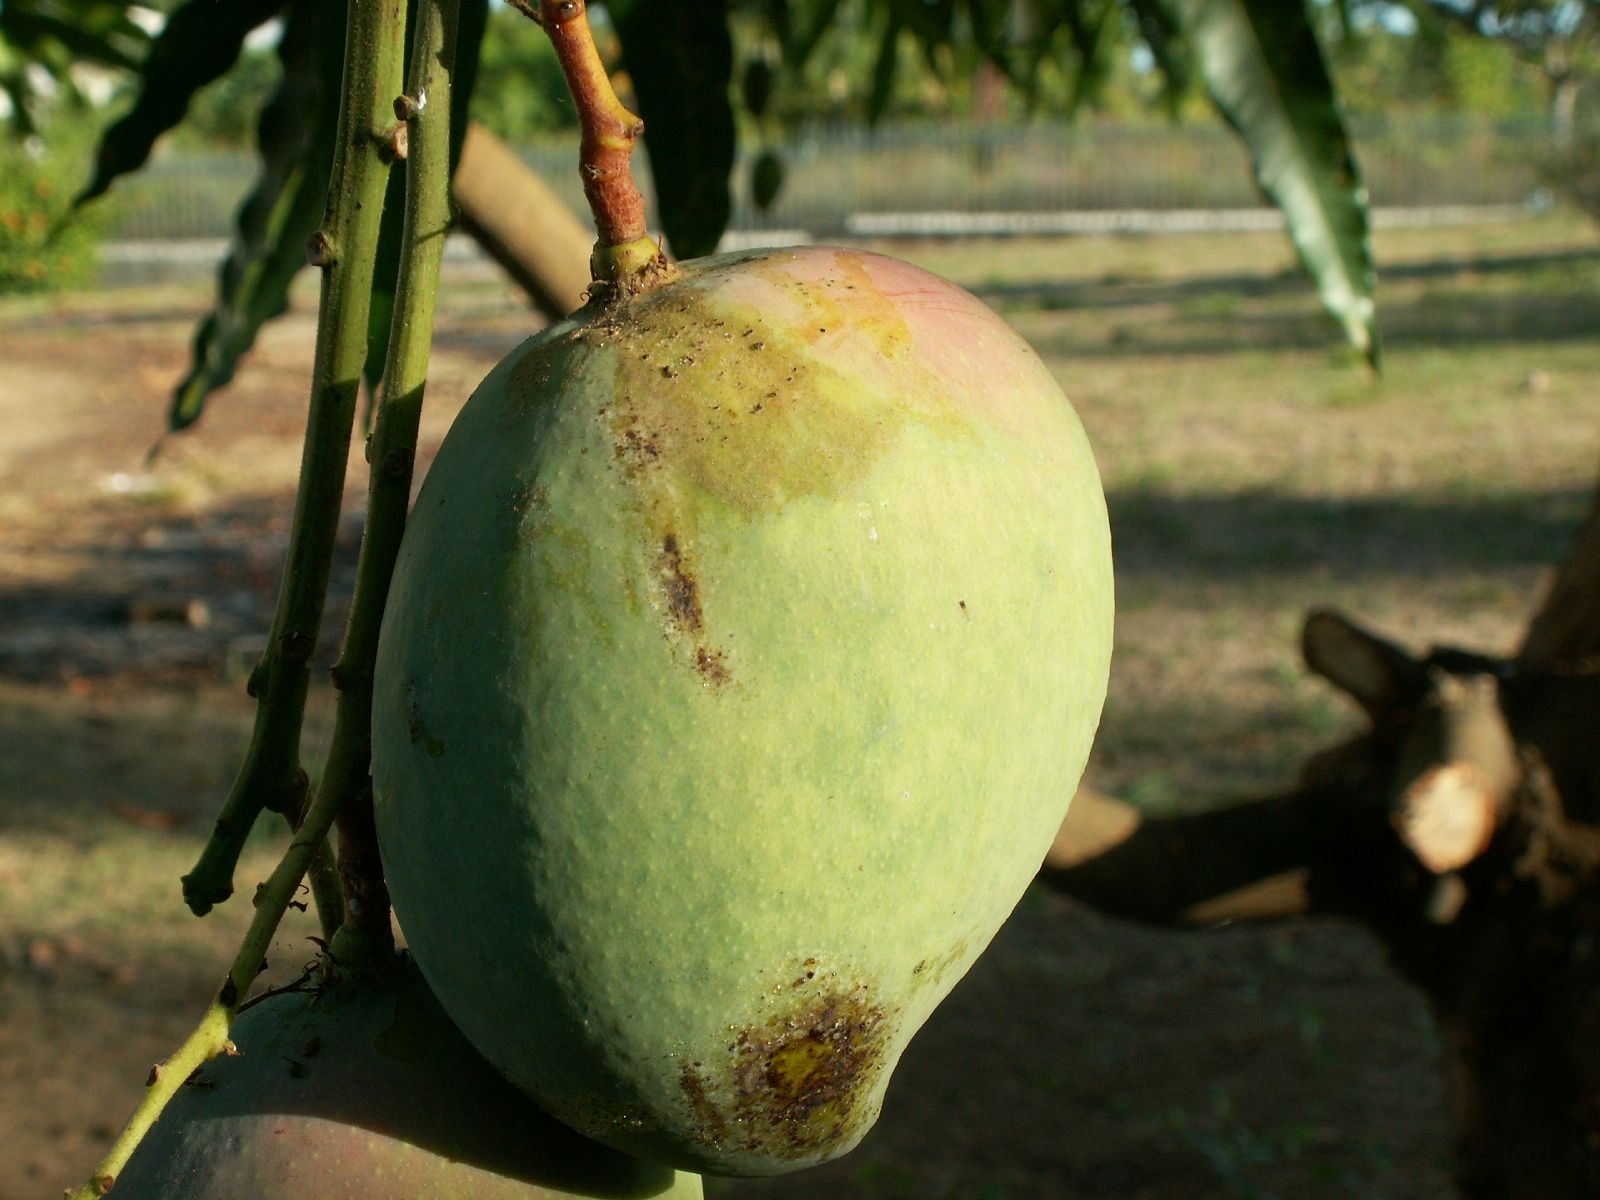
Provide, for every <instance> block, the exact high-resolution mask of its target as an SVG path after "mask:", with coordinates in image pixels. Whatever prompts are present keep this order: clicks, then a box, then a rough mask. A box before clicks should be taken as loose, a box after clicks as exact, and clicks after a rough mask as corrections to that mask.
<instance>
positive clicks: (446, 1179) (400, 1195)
mask: <svg viewBox="0 0 1600 1200" xmlns="http://www.w3.org/2000/svg"><path fill="white" fill-rule="evenodd" d="M233 1041H234V1044H235V1045H236V1046H237V1047H238V1048H239V1051H240V1054H239V1056H238V1057H223V1058H219V1059H216V1060H214V1061H213V1062H210V1063H207V1064H206V1065H205V1066H204V1067H202V1068H201V1069H200V1072H199V1073H198V1075H197V1077H196V1081H195V1082H196V1084H197V1086H192V1087H185V1088H183V1089H182V1090H181V1091H180V1092H179V1093H178V1095H177V1096H176V1097H174V1098H173V1100H172V1103H171V1104H169V1105H168V1106H167V1109H166V1111H165V1112H163V1113H162V1115H161V1118H160V1120H159V1121H157V1122H156V1125H155V1127H154V1128H153V1129H152V1130H151V1131H150V1133H149V1134H148V1135H146V1137H145V1138H144V1140H143V1141H142V1142H140V1143H139V1147H138V1149H137V1150H135V1151H134V1154H133V1157H132V1158H130V1159H129V1161H128V1165H127V1166H126V1167H125V1168H124V1169H123V1172H122V1174H121V1175H119V1176H118V1177H117V1179H116V1182H115V1184H114V1185H113V1187H112V1190H111V1195H112V1196H113V1197H114V1198H115V1200H284V1198H285V1197H298V1198H300V1200H557V1198H562V1197H613V1198H618V1200H620V1198H623V1197H630V1198H637V1200H644V1198H646V1197H659V1198H661V1200H700V1196H701V1189H700V1181H699V1179H697V1178H696V1177H695V1176H693V1175H685V1174H675V1173H674V1172H673V1171H672V1170H670V1169H669V1168H667V1167H664V1166H661V1165H659V1164H654V1163H644V1162H640V1161H638V1160H637V1159H633V1158H629V1157H627V1156H626V1155H623V1154H619V1153H617V1152H616V1151H615V1150H612V1149H610V1148H608V1147H605V1146H598V1145H596V1144H595V1143H593V1142H589V1141H585V1140H584V1139H582V1138H580V1137H578V1136H577V1135H576V1134H574V1133H573V1132H572V1131H571V1130H570V1129H568V1128H567V1127H566V1126H564V1125H561V1124H559V1123H558V1122H556V1121H554V1120H552V1119H551V1118H549V1117H548V1116H546V1115H545V1114H543V1113H542V1112H540V1111H539V1110H538V1108H536V1107H535V1106H534V1104H533V1103H532V1102H531V1101H529V1100H528V1099H527V1097H525V1096H523V1095H522V1094H521V1093H519V1092H517V1091H516V1089H514V1088H512V1087H511V1085H510V1084H508V1083H506V1081H505V1080H504V1079H502V1078H500V1077H499V1076H498V1075H496V1074H495V1072H494V1070H493V1068H491V1067H490V1066H489V1065H488V1064H487V1063H486V1062H484V1061H483V1059H482V1058H481V1057H480V1056H479V1055H478V1053H477V1052H476V1051H475V1050H473V1049H472V1047H471V1045H469V1044H468V1042H467V1040H466V1039H465V1038H464V1037H462V1036H461V1034H460V1033H459V1032H458V1031H457V1030H456V1029H455V1028H454V1026H452V1025H451V1024H450V1020H449V1018H448V1017H446V1016H445V1014H444V1010H443V1009H441V1008H440V1007H439V1004H438V1002H437V1001H436V1000H435V999H434V998H433V996H432V995H431V994H430V993H429V991H428V989H427V986H426V985H425V984H424V983H423V981H422V978H421V976H420V975H419V974H418V973H417V971H416V969H415V967H413V966H411V965H410V964H409V963H399V964H396V965H395V966H394V967H393V968H392V969H388V970H385V971H383V972H380V973H378V974H375V975H371V976H364V977H361V978H359V979H348V980H340V981H338V982H336V983H334V984H332V985H330V986H328V987H326V988H325V989H324V990H321V991H319V992H315V993H311V994H301V993H285V994H282V995H278V996H273V997H271V998H269V999H267V1000H264V1001H262V1002H261V1003H260V1004H257V1005H254V1006H252V1007H250V1008H248V1009H246V1010H245V1011H244V1012H243V1013H241V1014H240V1017H239V1019H238V1021H237V1022H236V1023H235V1025H234V1029H233Z"/></svg>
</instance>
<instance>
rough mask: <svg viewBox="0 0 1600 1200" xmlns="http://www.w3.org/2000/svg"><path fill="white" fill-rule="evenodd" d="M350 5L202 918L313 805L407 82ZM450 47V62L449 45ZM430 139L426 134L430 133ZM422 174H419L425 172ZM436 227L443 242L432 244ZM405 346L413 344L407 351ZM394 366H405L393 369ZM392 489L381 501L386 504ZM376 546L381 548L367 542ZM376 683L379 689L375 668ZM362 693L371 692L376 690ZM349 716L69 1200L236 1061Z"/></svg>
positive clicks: (390, 41) (430, 19)
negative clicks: (277, 830) (390, 171)
mask: <svg viewBox="0 0 1600 1200" xmlns="http://www.w3.org/2000/svg"><path fill="white" fill-rule="evenodd" d="M453 2H454V0H437V3H439V4H441V5H453ZM349 4H350V19H349V25H348V32H347V36H346V41H345V78H344V93H343V102H342V104H341V107H340V113H339V152H338V156H337V157H336V159H335V161H334V168H333V178H332V181H331V183H330V186H329V203H328V216H327V219H326V221H325V223H324V227H323V230H322V232H321V233H319V234H318V235H317V236H316V237H315V238H313V240H312V254H313V258H314V259H317V258H320V259H321V260H322V261H321V262H319V263H318V265H321V266H323V267H325V268H326V271H325V274H324V276H323V290H322V307H321V311H320V313H319V317H318V334H317V351H316V359H315V363H314V367H313V383H312V394H311V414H310V419H309V422H308V428H307V433H306V446H305V453H304V457H303V459H302V462H301V476H300V491H299V495H298V497H297V501H296V510H295V521H294V528H293V532H292V534H291V542H290V550H289V559H288V563H287V565H286V567H285V570H284V581H283V587H282V590H281V592H280V595H279V604H278V610H277V615H276V618H275V620H274V623H273V636H272V640H271V642H270V643H269V645H268V648H267V653H266V655H265V656H264V657H263V659H262V662H261V664H260V665H259V666H258V667H257V669H256V671H255V672H254V674H253V676H252V688H251V692H252V694H253V695H255V696H256V697H257V699H258V701H259V706H258V709H257V718H256V727H255V731H254V735H253V737H252V739H251V744H250V749H249V752H248V753H247V755H246V759H245V764H244V767H243V768H242V769H241V771H240V774H239V778H238V780H237V781H236V782H235V784H234V787H233V789H232V790H231V791H230V793H229V796H228V801H227V803H226V805H225V806H224V811H223V815H222V817H221V819H219V821H218V823H217V831H216V833H215V834H214V835H213V837H212V839H211V841H210V842H209V843H208V844H207V846H206V849H205V851H204V852H203V853H202V855H201V861H200V863H199V864H198V865H197V866H196V868H195V871H194V872H192V873H191V874H190V875H189V876H188V877H186V878H185V881H184V883H185V895H186V898H187V899H188V900H189V903H190V906H191V907H192V908H195V909H196V911H199V912H204V911H205V910H206V909H208V908H209V907H210V906H211V904H213V903H215V902H217V901H219V900H221V899H224V898H226V896H227V895H228V894H229V893H230V892H231V891H232V876H233V868H234V864H235V863H236V861H237V858H238V853H239V849H240V846H241V845H242V843H243V840H244V837H245V835H246V834H247V833H248V832H249V828H250V826H251V824H253V823H254V821H255V818H256V816H257V815H259V813H260V811H261V809H262V808H264V807H274V808H279V809H280V810H281V811H284V812H286V813H290V814H293V813H295V812H297V811H298V805H299V802H300V800H301V798H302V797H303V796H304V791H305V785H304V778H305V777H304V773H303V772H302V771H301V769H300V764H299V739H300V727H301V721H302V716H303V707H304V702H305V694H306V689H307V686H308V684H309V677H310V670H309V666H308V663H309V660H310V657H311V651H312V650H313V649H314V648H315V645H316V635H317V630H318V628H319V626H320V623H321V619H322V607H323V603H324V600H325V597H326V593H327V583H328V572H329V567H330V564H331V560H332V550H333V541H334V534H335V533H336V532H337V529H338V520H339V511H340V507H341V503H342V501H343V497H344V475H345V461H346V458H347V457H348V454H349V445H350V433H351V426H352V423H353V421H354V418H355V402H356V393H357V386H358V383H359V380H360V374H361V367H362V356H363V353H364V351H365V348H366V327H367V311H368V307H369V303H370V295H371V287H372V262H373V256H374V251H375V247H376V242H377V234H378V221H379V218H380V216H381V212H382V200H383V191H384V186H385V180H386V175H387V168H388V162H389V161H390V160H391V159H392V158H394V157H400V156H403V155H404V154H405V152H406V149H405V148H406V143H407V140H408V138H407V131H406V127H405V124H404V123H402V124H401V125H400V126H398V127H397V126H395V125H394V123H393V119H392V117H391V116H390V115H389V105H390V103H391V101H392V100H393V97H394V96H395V94H396V92H397V91H398V90H399V83H400V74H401V61H402V58H401V46H402V43H403V41H404V37H405V28H404V22H405V17H404V12H405V10H404V6H402V5H399V4H397V3H395V0H349ZM420 7H421V9H422V12H423V13H424V14H426V15H424V16H420V17H419V19H418V25H419V30H422V29H428V30H431V32H430V33H429V34H428V36H429V38H430V39H431V40H429V41H428V42H425V43H419V47H421V46H426V47H427V50H426V51H421V52H419V54H418V58H419V59H426V60H427V61H428V62H429V63H435V62H436V63H438V64H439V69H440V70H442V71H443V72H446V73H447V72H448V62H449V60H448V59H446V58H444V57H443V56H442V54H441V53H440V51H439V50H438V49H437V47H439V46H441V45H443V44H444V43H443V39H444V37H445V34H444V33H443V32H441V31H443V30H445V29H446V28H448V29H449V30H450V31H451V33H452V35H453V30H454V10H453V7H452V8H451V10H450V14H449V16H448V17H445V16H443V15H441V14H439V13H436V12H433V11H432V5H430V4H429V3H427V2H424V3H423V4H422V5H421V6H420ZM450 46H451V48H452V49H453V36H451V38H450ZM424 77H425V78H428V79H430V80H431V81H434V82H433V86H434V88H435V95H436V97H438V101H439V102H438V103H437V106H436V113H437V120H436V122H435V123H437V124H438V125H440V126H441V127H442V128H443V129H444V130H445V133H444V135H443V136H444V137H445V139H446V145H445V149H444V151H443V153H442V154H441V155H440V157H439V161H440V162H441V163H443V164H444V165H443V166H441V167H440V168H439V169H438V170H437V171H433V170H430V171H428V172H427V173H426V174H427V175H428V177H429V178H431V179H432V180H433V182H434V186H435V187H436V188H437V189H438V190H439V191H440V194H441V195H442V194H443V189H444V187H445V186H446V182H447V178H448V154H449V150H448V121H449V104H448V85H447V82H446V85H445V90H444V92H443V94H442V95H440V94H439V92H438V88H439V86H440V85H439V83H438V82H437V76H434V75H427V74H426V72H424ZM419 107H421V106H420V105H419ZM420 134H421V131H420V130H419V140H422V138H421V136H420ZM428 134H429V136H431V130H429V131H428ZM430 145H431V143H430ZM419 152H420V151H419ZM426 157H427V159H428V161H429V162H430V163H431V162H432V161H433V155H432V151H431V149H430V150H429V151H428V152H426ZM418 174H419V175H422V174H424V173H423V172H420V171H419V172H418ZM435 228H437V236H434V232H435ZM415 229H421V230H422V231H423V233H424V234H425V235H426V236H424V237H423V238H422V239H421V240H423V241H425V242H427V243H429V244H430V247H432V248H433V249H434V256H433V260H432V268H431V269H432V274H431V275H429V274H428V268H427V266H426V263H424V264H423V267H422V270H421V272H420V276H421V277H420V278H419V286H418V288H413V289H410V290H413V291H414V290H424V291H426V293H427V301H426V302H425V307H423V308H421V309H420V312H421V314H422V315H421V316H420V317H418V316H415V315H414V316H413V323H414V324H415V325H416V326H417V330H416V331H415V333H414V336H413V339H412V349H411V350H410V351H409V352H408V353H409V357H408V358H406V359H404V360H403V361H405V362H406V363H408V364H410V363H413V362H415V361H416V360H417V359H418V355H419V352H418V351H417V350H416V348H415V345H414V340H415V338H416V337H420V338H421V339H422V342H423V346H422V349H421V351H420V361H421V364H422V368H421V369H422V370H424V371H425V369H426V361H427V346H426V342H427V338H428V332H429V328H430V326H431V317H432V307H431V306H432V293H433V290H434V286H433V285H434V283H435V281H436V280H437V272H438V257H437V251H436V247H437V243H439V242H441V241H442V239H443V233H444V225H443V222H440V223H439V224H438V225H437V227H435V226H434V225H431V224H425V223H424V224H415V223H413V222H411V221H409V220H408V223H407V230H408V234H411V233H413V232H414V231H415ZM407 311H411V312H413V314H415V313H416V312H417V311H419V310H417V309H415V308H414V307H410V306H408V308H407ZM396 340H397V341H399V342H404V341H405V340H406V339H396ZM397 353H398V352H397ZM395 361H402V360H400V359H398V358H397V359H396V360H395ZM403 378H404V379H405V380H406V383H405V386H404V387H403V388H402V389H399V390H398V391H397V396H401V397H403V396H406V395H411V394H413V393H414V395H415V397H416V398H417V400H418V401H420V397H421V392H422V385H421V376H420V374H406V375H404V376H403ZM403 426H404V422H402V428H403ZM415 439H416V418H415V416H414V415H413V416H412V418H411V420H410V444H411V445H413V446H414V444H415ZM385 462H386V460H384V459H381V458H380V459H378V460H377V464H376V465H375V467H374V470H373V472H372V476H373V480H374V488H375V489H376V487H377V481H378V480H379V478H380V477H383V476H387V475H390V474H391V472H389V471H387V470H385V469H384V464H385ZM405 474H406V484H405V487H406V489H407V491H409V476H410V466H409V455H408V461H407V465H406V472H405ZM388 491H389V489H388V488H387V487H385V488H384V492H385V494H387V492H388ZM390 506H391V505H390V502H387V501H386V502H385V505H384V506H383V507H385V508H388V507H390ZM404 513H405V496H404V495H402V498H401V500H400V519H401V520H402V521H403V519H404ZM368 540H369V541H370V540H371V539H370V537H369V539H368ZM372 557H373V555H372V554H371V553H369V551H368V550H367V548H366V546H364V547H363V551H362V563H363V570H362V573H361V578H362V580H363V582H364V583H366V586H365V587H361V586H358V588H357V596H358V603H357V604H356V605H355V606H353V608H352V615H351V633H350V635H349V643H347V647H346V654H345V657H344V659H341V664H343V663H344V662H345V660H347V659H348V660H350V661H351V662H352V663H354V662H356V661H359V660H358V659H352V658H351V649H350V645H351V644H354V645H356V646H360V645H362V644H363V643H362V638H363V637H365V636H367V635H366V634H365V633H363V632H362V631H364V630H367V629H369V628H370V631H371V636H372V637H374V638H375V635H376V629H377V624H378V615H379V614H380V613H381V610H382V604H383V600H384V593H385V592H386V590H387V578H388V567H389V566H392V562H393V554H392V553H389V555H388V557H387V559H386V560H385V565H384V566H382V567H381V568H380V567H378V566H368V565H367V563H368V560H369V559H370V558H372ZM380 569H381V572H382V575H381V581H380V582H381V584H382V586H379V587H377V589H376V592H374V590H373V586H372V584H371V583H370V579H371V577H373V576H374V575H375V574H376V573H377V572H379V571H380ZM351 669H354V668H347V670H346V673H348V671H349V670H351ZM358 673H359V672H358ZM367 676H368V678H369V679H370V668H368V670H367ZM367 690H368V692H369V693H370V684H369V685H368V689H367ZM349 708H350V703H349V701H348V688H347V690H346V694H345V695H342V696H341V698H340V707H339V719H338V720H337V721H336V725H335V737H334V745H333V747H332V749H331V750H330V753H329V762H328V767H327V770H326V772H325V778H324V781H323V785H322V787H321V788H319V790H318V793H317V795H316V797H315V798H314V799H313V800H312V802H311V804H310V806H309V807H308V808H307V809H306V811H305V814H304V819H303V820H302V821H301V823H300V825H299V828H298V829H296V831H295V833H294V836H293V838H292V839H291V841H290V843H289V848H288V849H287V850H286V851H285V852H284V855H283V858H282V860H281V861H280V862H279V863H278V865H277V867H276V868H275V869H274V870H273V872H272V874H271V876H270V877H269V878H268V880H267V882H266V883H265V884H263V885H262V886H261V888H260V889H259V890H258V892H257V894H256V899H255V914H254V916H253V917H252V919H251V922H250V928H249V930H248V932H247V933H246V934H245V938H244V942H243V944H242V945H241V946H240V947H239V951H238V953H237V954H236V955H235V957H234V960H233V965H232V966H231V967H230V969H229V971H228V976H227V978H226V979H225V980H224V982H223V985H222V987H221V989H220V990H219V991H218V993H217V996H216V998H215V999H214V1000H213V1001H212V1003H211V1005H210V1007H209V1008H208V1009H207V1010H206V1012H205V1014H204V1015H203V1016H202V1017H201V1019H200V1022H199V1024H198V1025H197V1026H196V1027H195V1029H194V1031H193V1032H192V1033H191V1034H190V1035H189V1037H188V1038H186V1039H185V1040H184V1042H183V1044H182V1045H181V1046H179V1047H178V1049H177V1050H176V1051H175V1052H174V1053H173V1054H172V1055H171V1056H170V1057H169V1058H167V1059H166V1060H165V1061H164V1062H162V1063H160V1064H158V1065H157V1066H156V1067H155V1068H153V1069H152V1070H151V1072H150V1078H149V1081H148V1083H147V1085H146V1087H145V1094H144V1096H143V1098H142V1099H141V1100H140V1102H139V1105H138V1107H137V1108H136V1109H135V1110H134V1113H133V1116H132V1117H131V1118H130V1119H129V1121H128V1124H127V1126H126V1127H125V1128H124V1129H123V1131H122V1133H121V1134H120V1135H119V1136H118V1137H117V1138H116V1140H115V1141H114V1142H113V1143H112V1146H111V1148H110V1150H109V1151H108V1152H107V1153H106V1155H105V1157H104V1158H103V1159H102V1160H101V1162H100V1163H99V1165H98V1166H97V1167H96V1168H95V1170H94V1172H93V1174H92V1175H91V1176H90V1177H89V1179H88V1181H87V1182H86V1183H84V1184H83V1185H82V1186H81V1187H80V1188H78V1189H77V1191H75V1192H72V1193H69V1200H92V1198H93V1197H97V1196H103V1195H105V1194H106V1193H107V1192H108V1191H110V1189H111V1188H112V1186H113V1185H114V1184H115V1182H116V1177H117V1175H118V1174H119V1173H120V1172H121V1171H122V1169H123V1167H124V1166H126V1164H127V1162H128V1159H129V1158H130V1157H131V1156H132V1154H133V1152H134V1150H135V1149H136V1148H137V1147H138V1145H139V1142H140V1141H141V1140H142V1139H143V1137H144V1135H145V1134H146V1133H147V1132H148V1131H149V1130H150V1128H151V1127H152V1126H153V1125H154V1124H155V1122H156V1120H157V1119H158V1118H159V1117H160V1115H161V1113H162V1110H163V1109H165V1107H166V1105H167V1103H168V1102H169V1101H170V1100H171V1099H172V1097H173V1096H174V1095H175V1094H176V1093H177V1091H178V1089H179V1088H180V1087H182V1086H183V1084H184V1083H185V1081H186V1080H188V1078H189V1077H190V1076H191V1075H192V1074H193V1072H194V1071H195V1069H196V1068H198V1067H199V1066H201V1065H202V1064H203V1063H206V1062H208V1061H210V1060H211V1059H212V1058H215V1057H216V1056H217V1055H219V1054H224V1053H230V1052H232V1051H233V1045H232V1043H231V1042H230V1041H229V1040H228V1035H229V1031H230V1029H231V1027H232V1024H233V1019H234V1017H235V1016H236V1015H237V1014H238V1011H239V1006H240V1003H241V1002H242V1001H243V1000H244V998H245V995H246V993H247V992H248V991H249V989H250V986H251V985H252V984H253V983H254V981H255V979H256V977H257V976H258V975H259V974H260V973H261V970H262V967H263V965H264V963H265V959H266V952H267V947H268V946H269V945H270V943H271V941H272V937H273V934H274V933H275V932H276V931H277V928H278V925H279V923H280V922H281V921H282V919H283V915H284V913H285V912H286V911H287V910H288V908H289V905H290V904H291V903H292V902H293V900H294V897H295V895H296V893H297V892H298V891H299V889H300V886H301V883H302V881H303V880H304V879H305V877H306V872H307V870H308V869H313V883H314V884H317V883H318V882H319V879H320V882H321V886H318V887H317V889H316V890H317V891H318V893H319V899H320V896H321V894H322V893H324V892H325V890H326V882H327V875H328V872H327V871H326V869H325V866H326V864H325V859H326V856H327V839H328V833H329V831H330V829H331V828H332V827H333V823H334V819H335V818H336V817H337V815H338V813H339V809H340V807H341V805H343V804H345V803H346V802H348V800H349V799H350V794H351V793H350V790H349V789H348V788H347V787H346V786H344V785H343V784H342V783H341V780H343V779H345V778H346V777H347V776H348V775H349V774H350V773H351V768H350V762H351V761H352V759H353V758H354V757H355V756H356V755H359V761H360V763H362V764H363V766H362V767H361V768H360V769H359V770H358V771H357V772H356V775H357V778H361V779H364V777H365V768H364V763H365V756H366V747H365V742H364V738H362V737H356V736H354V735H353V734H352V732H351V729H350V722H349V720H348V718H347V710H348V709H349ZM363 728H364V724H363ZM341 729H342V730H343V733H342V735H341ZM353 743H354V746H353ZM324 916H325V917H326V913H324ZM385 923H387V920H386V921H385Z"/></svg>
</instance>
